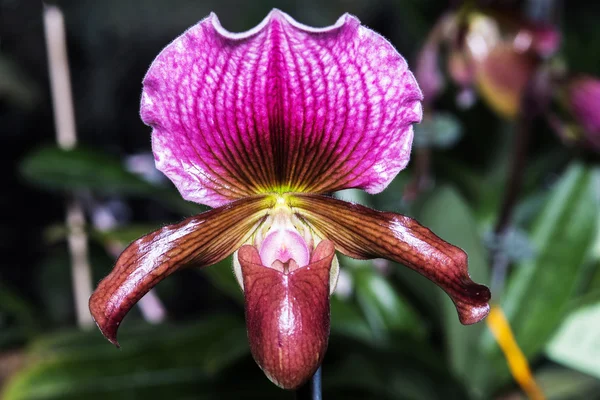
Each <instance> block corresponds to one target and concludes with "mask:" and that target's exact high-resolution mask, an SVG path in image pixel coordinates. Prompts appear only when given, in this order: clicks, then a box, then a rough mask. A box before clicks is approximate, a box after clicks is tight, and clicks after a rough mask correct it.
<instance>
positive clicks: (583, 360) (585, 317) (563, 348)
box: [546, 304, 600, 379]
mask: <svg viewBox="0 0 600 400" xmlns="http://www.w3.org/2000/svg"><path fill="white" fill-rule="evenodd" d="M598 326H600V304H596V305H593V306H588V307H585V308H582V309H579V310H577V311H575V312H573V313H571V314H570V315H569V317H568V318H566V319H565V320H564V321H563V323H562V324H561V327H560V329H558V332H556V334H555V335H554V337H553V339H552V340H551V341H550V343H549V344H548V347H547V349H546V354H547V355H548V357H549V358H551V359H552V360H554V361H556V362H558V363H561V364H563V365H565V366H567V367H571V368H573V369H576V370H578V371H581V372H585V373H587V374H590V375H593V376H595V377H596V378H598V379H600V363H598V360H599V359H600V346H598V342H599V341H600V335H599V332H598V329H597V328H598Z"/></svg>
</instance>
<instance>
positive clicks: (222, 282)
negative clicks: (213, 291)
mask: <svg viewBox="0 0 600 400" xmlns="http://www.w3.org/2000/svg"><path fill="white" fill-rule="evenodd" d="M232 265H233V261H232V259H231V256H230V257H227V258H226V259H224V260H223V261H221V262H219V263H217V264H215V265H211V266H210V267H207V268H202V269H199V270H198V271H199V272H200V273H202V274H204V275H205V276H206V277H207V278H208V279H209V280H210V281H211V282H212V284H213V285H215V286H216V287H217V288H218V289H220V290H221V291H222V292H223V293H225V294H226V295H228V296H229V297H231V298H232V299H233V300H235V301H237V302H238V303H239V304H244V293H243V292H242V289H241V288H240V285H239V284H238V283H237V280H236V279H235V275H234V273H233V267H232Z"/></svg>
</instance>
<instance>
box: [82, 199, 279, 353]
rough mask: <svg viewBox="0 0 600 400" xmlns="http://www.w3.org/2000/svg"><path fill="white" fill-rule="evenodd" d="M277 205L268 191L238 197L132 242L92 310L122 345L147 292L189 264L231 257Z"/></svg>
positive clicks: (101, 287)
mask: <svg viewBox="0 0 600 400" xmlns="http://www.w3.org/2000/svg"><path fill="white" fill-rule="evenodd" d="M272 205H273V199H272V198H271V197H267V196H255V197H251V198H246V199H242V200H238V201H235V202H233V203H229V204H227V205H225V206H223V207H220V208H215V209H213V210H210V211H206V212H204V213H202V214H200V215H197V216H195V217H191V218H188V219H186V220H184V221H182V222H180V223H178V224H174V225H167V226H165V227H163V228H161V229H158V230H156V231H154V232H152V233H149V234H148V235H146V236H142V237H141V238H139V239H137V240H136V241H134V242H133V243H131V244H130V245H129V247H127V248H126V249H125V251H123V253H122V254H121V255H120V256H119V259H118V260H117V262H116V264H115V267H114V269H113V270H112V272H111V273H110V274H109V275H108V276H107V277H106V278H104V279H103V280H102V281H101V282H100V284H99V285H98V287H97V288H96V290H95V291H94V293H93V294H92V297H90V311H91V313H92V316H93V317H94V320H95V321H96V324H97V325H98V327H99V328H100V330H101V331H102V333H103V334H104V336H106V338H107V339H108V340H110V341H111V342H112V343H113V344H115V345H117V346H118V343H117V329H118V328H119V324H120V323H121V321H122V320H123V318H124V317H125V314H127V312H128V311H129V310H130V309H131V307H133V306H134V304H135V303H137V301H138V300H139V299H140V298H142V296H143V295H144V294H146V293H147V292H148V291H149V290H150V289H151V288H152V287H154V286H155V285H156V284H157V283H158V282H160V281H162V280H163V279H164V278H166V277H167V276H169V275H170V274H171V273H173V272H174V271H176V270H177V269H179V268H181V267H183V266H188V265H194V266H200V267H203V266H208V265H212V264H215V263H217V262H219V261H221V260H222V259H224V258H225V257H227V256H228V255H229V254H231V253H232V252H233V251H235V250H236V249H237V248H238V247H240V246H241V245H242V244H243V243H244V242H245V241H246V240H247V239H248V237H249V236H250V234H251V233H252V231H253V228H254V227H255V226H256V225H257V223H258V222H260V220H261V219H262V218H264V216H265V215H266V214H267V213H268V209H269V207H271V206H272Z"/></svg>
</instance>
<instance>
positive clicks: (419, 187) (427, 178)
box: [404, 146, 431, 201]
mask: <svg viewBox="0 0 600 400" xmlns="http://www.w3.org/2000/svg"><path fill="white" fill-rule="evenodd" d="M413 159H414V162H415V170H414V171H415V173H414V176H413V179H412V180H411V181H410V183H409V184H408V185H407V186H406V188H405V190H404V200H406V201H412V200H415V199H416V198H417V197H419V194H421V192H423V190H425V189H427V187H428V186H429V185H430V184H431V148H430V147H428V146H423V147H419V148H417V149H416V150H415V152H414V156H413Z"/></svg>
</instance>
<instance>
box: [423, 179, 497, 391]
mask: <svg viewBox="0 0 600 400" xmlns="http://www.w3.org/2000/svg"><path fill="white" fill-rule="evenodd" d="M419 215H420V221H421V223H423V224H424V225H425V226H427V227H428V228H430V229H431V230H432V231H433V232H435V234H436V235H438V236H440V237H441V238H442V239H444V240H446V241H448V242H450V243H452V244H453V245H455V246H458V247H460V248H462V249H463V250H464V251H466V253H467V254H468V256H469V273H470V274H471V277H472V278H473V280H474V281H475V282H477V283H481V284H488V283H489V272H488V264H487V259H486V251H485V248H484V247H483V243H482V240H481V238H480V236H479V234H478V232H477V225H476V222H475V219H474V217H473V214H472V212H471V209H470V208H469V206H468V205H467V203H466V202H465V200H464V199H463V198H462V197H461V196H460V195H459V194H458V192H457V191H456V190H455V189H453V188H451V187H441V188H439V189H437V190H436V191H434V192H433V193H432V194H431V196H430V197H429V198H428V199H427V201H426V202H425V203H424V204H423V207H422V209H421V211H420V213H419ZM437 292H438V299H439V302H440V303H441V307H442V309H443V326H444V332H445V334H446V349H447V351H448V357H449V360H450V365H451V366H452V369H453V371H454V373H455V374H456V376H458V377H460V378H462V379H464V380H465V381H467V380H468V377H469V376H470V373H471V371H472V370H473V369H474V368H483V366H482V365H481V366H480V365H478V355H477V353H476V352H474V351H473V350H472V348H473V343H476V342H477V338H478V337H479V336H480V334H481V332H482V330H483V329H484V325H483V324H478V325H472V326H464V325H461V323H460V322H459V321H458V316H457V314H456V307H455V306H454V304H453V303H452V301H451V300H450V298H448V296H446V294H445V293H443V292H442V291H441V290H438V291H437Z"/></svg>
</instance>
